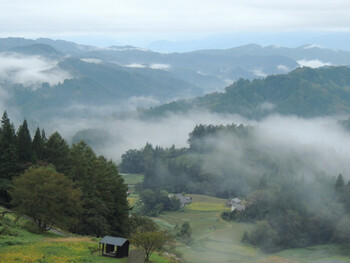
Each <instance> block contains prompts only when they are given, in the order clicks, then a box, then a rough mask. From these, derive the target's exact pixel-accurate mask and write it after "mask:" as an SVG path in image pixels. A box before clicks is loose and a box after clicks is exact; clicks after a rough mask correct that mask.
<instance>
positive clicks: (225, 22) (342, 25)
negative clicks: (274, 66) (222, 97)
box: [0, 0, 350, 42]
mask: <svg viewBox="0 0 350 263" xmlns="http://www.w3.org/2000/svg"><path fill="white" fill-rule="evenodd" d="M299 30H303V31H305V30H306V31H327V32H329V31H350V1H349V0H332V1H330V0H244V1H243V0H240V1H236V0H215V1H214V0H85V1H78V0H59V1H57V0H55V1H51V0H46V1H42V0H0V37H7V36H23V37H28V38H38V37H51V38H60V39H70V38H79V37H80V38H81V39H86V40H88V39H92V38H98V37H101V38H104V39H109V40H110V41H111V42H113V41H118V40H119V41H124V40H125V39H128V38H129V39H130V40H131V42H132V41H133V40H135V39H139V40H141V39H143V41H148V42H150V41H152V40H156V39H170V40H171V38H173V40H178V39H181V38H182V40H184V39H188V38H192V39H196V38H201V37H204V36H207V35H210V34H217V33H232V32H237V31H240V32H246V31H254V32H262V31H264V32H265V31H280V32H281V31H283V32H285V31H299Z"/></svg>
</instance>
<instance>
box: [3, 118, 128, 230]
mask: <svg viewBox="0 0 350 263" xmlns="http://www.w3.org/2000/svg"><path fill="white" fill-rule="evenodd" d="M126 192H127V186H126V185H125V184H124V180H123V178H122V177H121V176H120V175H119V174H118V169H117V166H116V165H115V164H114V163H113V162H112V161H111V160H107V159H106V158H105V157H103V156H96V154H95V153H94V152H93V150H92V149H91V148H90V147H89V146H88V145H86V144H85V143H84V142H79V143H76V144H73V145H72V146H69V145H68V143H67V142H66V141H65V139H63V138H62V137H61V135H60V134H59V133H58V132H54V133H53V134H51V135H50V136H48V137H46V134H45V131H44V130H40V128H39V127H38V128H37V129H36V132H35V135H34V137H33V139H32V137H31V135H30V132H29V130H28V126H27V122H26V120H24V122H23V123H22V125H21V126H20V127H19V128H18V130H17V132H16V131H15V128H14V126H13V124H11V122H10V119H9V118H8V116H7V113H6V112H5V113H4V114H3V116H2V120H1V127H0V205H2V206H6V207H12V208H13V209H14V210H15V211H16V212H17V213H19V214H23V215H27V216H29V217H31V218H32V219H33V220H34V222H35V223H36V224H37V226H38V227H39V228H40V229H41V230H48V229H50V228H51V227H52V226H58V227H61V228H63V229H66V230H69V231H71V232H73V233H78V234H83V235H95V236H102V235H106V234H112V235H118V236H126V235H128V234H129V233H130V221H129V210H130V208H129V205H128V202H127V199H126Z"/></svg>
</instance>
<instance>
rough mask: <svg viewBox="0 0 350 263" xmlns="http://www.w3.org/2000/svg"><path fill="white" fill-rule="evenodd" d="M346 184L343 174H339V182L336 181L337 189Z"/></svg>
mask: <svg viewBox="0 0 350 263" xmlns="http://www.w3.org/2000/svg"><path fill="white" fill-rule="evenodd" d="M344 185H345V183H344V178H343V175H342V174H339V175H338V178H337V182H336V183H335V189H337V190H339V189H341V188H343V187H344Z"/></svg>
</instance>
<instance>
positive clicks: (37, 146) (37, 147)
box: [32, 127, 44, 160]
mask: <svg viewBox="0 0 350 263" xmlns="http://www.w3.org/2000/svg"><path fill="white" fill-rule="evenodd" d="M43 131H44V130H43ZM32 149H33V155H34V156H35V158H36V159H39V160H43V159H44V140H43V138H42V135H41V132H40V129H39V127H38V128H36V131H35V135H34V138H33V143H32Z"/></svg>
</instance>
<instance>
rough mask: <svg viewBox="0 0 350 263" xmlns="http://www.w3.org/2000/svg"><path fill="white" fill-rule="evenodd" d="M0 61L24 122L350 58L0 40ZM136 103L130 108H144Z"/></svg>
mask: <svg viewBox="0 0 350 263" xmlns="http://www.w3.org/2000/svg"><path fill="white" fill-rule="evenodd" d="M11 54H15V55H14V56H15V57H14V58H11ZM0 56H2V60H3V64H4V65H6V60H7V59H9V60H10V59H12V62H11V63H15V64H16V65H17V67H18V68H16V67H15V68H12V66H10V67H9V68H6V67H5V68H4V69H1V68H0V83H1V84H2V88H3V89H5V90H6V92H7V93H9V94H10V95H11V98H10V99H9V100H8V103H10V104H11V105H13V106H17V107H19V108H20V111H21V112H22V114H23V115H24V116H34V115H38V113H39V112H41V111H43V110H44V111H45V113H47V112H50V109H52V110H53V109H56V110H53V112H55V113H57V109H59V108H60V107H68V106H71V105H73V104H74V105H85V106H88V107H90V106H91V107H95V106H96V107H98V106H108V105H110V106H113V107H118V105H121V102H123V103H124V105H123V107H124V106H125V105H126V104H127V103H128V100H130V99H133V100H134V101H140V100H138V98H141V100H145V99H146V100H148V101H150V103H151V105H156V104H157V103H158V104H159V103H165V102H168V101H172V100H175V99H182V98H194V97H196V96H201V95H203V94H206V93H212V92H215V91H223V90H224V87H226V86H228V85H230V84H232V83H233V82H234V81H236V80H238V79H240V78H244V79H250V80H253V79H256V78H264V77H266V76H268V75H276V74H282V73H287V72H290V71H292V70H294V69H296V68H297V67H299V66H300V65H316V66H320V65H321V66H322V65H330V66H331V65H350V52H347V51H341V50H331V49H325V48H320V47H317V46H313V45H307V46H302V47H299V48H285V47H280V46H267V47H263V46H260V45H256V44H248V45H244V46H240V47H234V48H230V49H224V50H219V49H211V50H198V51H193V52H186V53H159V52H154V51H152V50H147V49H143V48H138V47H133V46H111V47H106V48H100V47H94V46H88V45H80V44H76V43H73V42H68V41H63V40H52V39H47V38H39V39H37V40H30V39H24V38H3V39H0ZM22 59H23V65H22ZM14 61H15V62H14ZM35 67H38V69H37V71H35V70H34V69H35ZM1 70H3V72H1ZM9 73H10V74H9ZM12 77H13V79H11V78H12ZM32 77H34V78H35V79H34V80H32V79H31V78H32ZM24 81H25V83H24ZM208 96H212V95H208ZM137 103H138V102H136V105H135V106H141V107H144V106H147V105H143V104H137ZM152 103H153V104H152ZM174 107H175V104H174ZM183 107H189V106H188V105H183ZM211 108H213V109H214V108H215V107H214V106H211ZM216 108H219V106H216ZM254 114H255V113H254ZM254 114H253V115H254ZM39 115H40V114H39ZM46 115H47V114H46ZM248 115H249V114H248Z"/></svg>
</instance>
